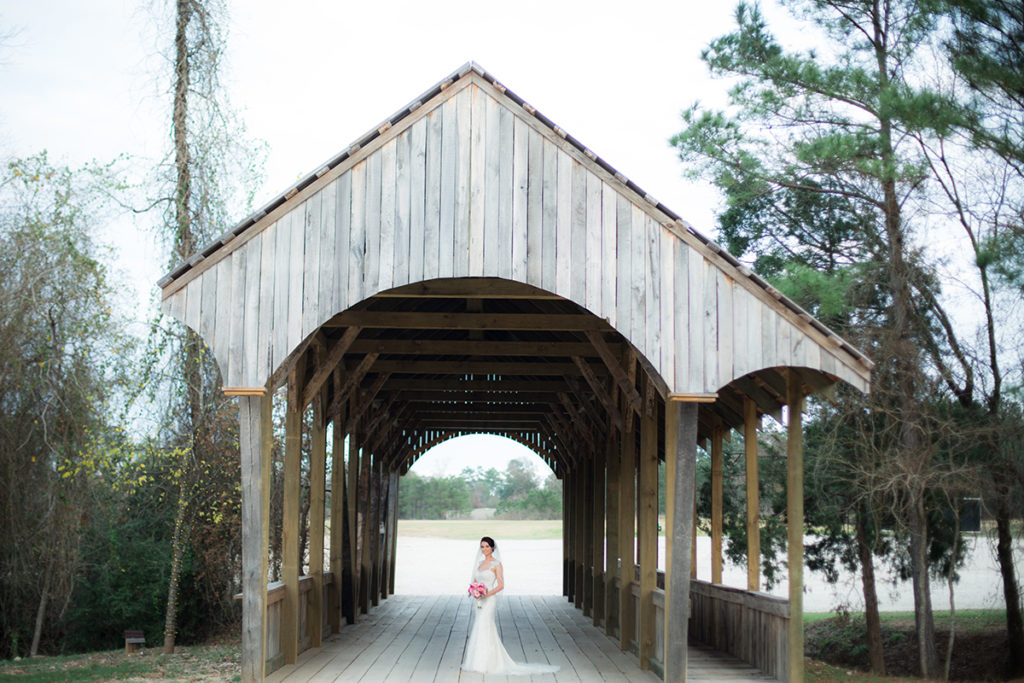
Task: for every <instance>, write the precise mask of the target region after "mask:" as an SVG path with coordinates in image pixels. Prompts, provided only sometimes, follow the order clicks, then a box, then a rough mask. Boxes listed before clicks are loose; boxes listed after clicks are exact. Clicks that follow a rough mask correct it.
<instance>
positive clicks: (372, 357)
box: [328, 353, 378, 415]
mask: <svg viewBox="0 0 1024 683" xmlns="http://www.w3.org/2000/svg"><path fill="white" fill-rule="evenodd" d="M377 356H378V354H376V353H368V354H366V355H365V356H363V359H362V360H361V361H359V364H358V365H357V366H356V367H355V368H354V369H353V370H352V372H350V373H348V376H347V377H345V383H344V384H342V385H341V389H340V390H339V391H338V392H336V393H335V394H334V398H333V399H332V400H331V408H330V410H329V411H328V414H330V415H334V414H335V413H337V412H338V410H340V409H341V406H342V404H343V403H344V402H345V401H347V400H348V396H349V394H351V393H352V392H353V391H354V390H355V389H356V387H358V386H359V383H360V382H361V381H363V377H365V376H366V373H368V372H369V371H370V368H371V367H373V364H374V363H375V362H376V361H377Z"/></svg>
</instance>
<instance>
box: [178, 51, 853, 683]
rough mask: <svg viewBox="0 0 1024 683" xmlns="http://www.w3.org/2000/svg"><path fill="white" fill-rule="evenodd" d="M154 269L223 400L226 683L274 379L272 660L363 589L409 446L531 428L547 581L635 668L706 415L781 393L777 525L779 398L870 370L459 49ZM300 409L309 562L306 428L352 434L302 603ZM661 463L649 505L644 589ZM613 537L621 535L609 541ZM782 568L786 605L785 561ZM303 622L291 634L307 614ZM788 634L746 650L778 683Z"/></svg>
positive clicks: (250, 628)
mask: <svg viewBox="0 0 1024 683" xmlns="http://www.w3.org/2000/svg"><path fill="white" fill-rule="evenodd" d="M160 284H161V287H162V293H163V307H164V310H165V311H166V312H167V313H169V314H170V315H172V316H174V317H176V318H177V319H179V320H181V321H183V322H184V323H185V324H187V325H188V326H189V327H191V328H192V329H193V330H195V331H196V332H197V333H199V334H200V335H201V336H202V338H203V339H204V340H205V341H206V343H207V344H208V346H209V347H210V348H211V349H212V351H213V354H214V356H215V357H216V359H217V362H218V364H219V365H220V368H221V372H222V376H223V378H224V382H225V388H224V391H225V393H227V394H229V395H233V396H238V397H239V415H240V446H241V458H242V488H243V634H242V642H243V678H244V679H245V680H259V679H261V678H262V676H263V674H264V671H265V667H266V663H267V661H268V659H269V660H270V661H271V663H272V664H273V663H274V662H276V661H277V660H276V659H275V657H268V656H267V655H268V648H272V647H273V646H275V644H274V643H270V644H269V645H268V638H267V632H268V627H267V620H268V616H267V615H268V614H269V613H270V600H269V597H268V591H267V586H266V556H267V548H266V539H267V526H268V519H267V514H268V510H269V504H268V495H269V490H268V487H269V457H268V453H269V448H270V446H269V440H270V416H271V405H270V404H271V400H272V398H271V397H272V395H273V390H274V389H275V388H277V387H278V386H280V385H282V384H287V385H288V413H287V415H288V416H287V419H286V423H287V433H288V436H287V439H286V442H287V443H286V458H285V506H284V509H285V513H284V514H285V519H284V528H285V534H286V535H285V549H284V554H285V563H284V568H283V569H284V572H283V573H284V578H285V581H284V584H285V585H284V589H283V595H284V599H283V601H281V602H282V603H283V605H282V606H281V608H280V639H279V642H280V647H281V655H282V658H283V660H284V661H286V662H288V661H293V660H294V658H295V657H296V655H297V652H298V650H299V649H300V645H301V643H303V642H304V640H305V639H304V638H300V631H301V625H300V623H299V622H300V621H301V616H300V615H301V614H302V613H303V610H304V609H305V611H306V613H309V614H314V615H316V614H320V613H324V614H326V615H327V616H328V624H329V625H330V626H331V628H340V626H341V622H342V620H353V619H355V618H356V616H357V614H356V613H357V612H359V611H364V612H365V611H367V610H368V609H370V608H371V606H372V604H375V603H376V601H377V600H378V599H380V598H382V597H386V595H387V594H388V591H389V579H390V577H393V571H390V567H391V563H393V562H394V545H393V542H394V541H393V539H394V534H393V528H394V502H395V500H396V496H397V490H398V477H399V475H400V472H401V471H402V470H403V468H405V467H407V466H408V463H409V461H410V459H412V458H413V457H414V455H413V454H414V453H416V452H418V451H419V450H421V449H422V448H423V447H424V444H427V443H430V442H432V441H436V440H438V439H441V438H444V435H445V434H447V433H451V432H460V433H461V432H465V431H468V430H473V429H479V428H484V429H490V430H498V431H501V432H503V433H506V434H513V435H515V438H517V439H520V440H523V441H527V442H530V443H532V444H535V446H531V448H534V450H536V451H537V452H540V453H543V457H545V459H546V461H547V462H548V464H549V465H550V466H551V467H552V469H553V470H554V472H555V473H556V474H557V475H558V476H559V477H561V478H562V479H563V482H564V491H565V509H566V522H565V530H566V534H565V548H564V550H565V552H564V587H565V593H566V595H567V596H568V597H569V598H570V599H571V600H573V601H574V603H575V604H576V605H577V606H579V607H580V608H581V609H582V610H583V611H584V613H585V614H588V615H593V616H594V618H595V619H596V620H602V621H603V623H605V625H606V629H608V630H609V632H612V633H615V632H617V633H618V637H619V640H620V644H621V645H622V647H623V648H624V649H628V648H631V647H633V643H634V642H635V647H636V650H637V652H638V664H639V665H640V666H641V667H642V668H647V667H648V666H650V665H651V661H652V660H655V661H657V648H658V642H659V639H660V641H661V642H662V643H663V644H664V643H679V642H686V634H687V629H688V627H689V621H688V619H687V617H686V615H687V612H688V608H687V600H688V599H691V600H692V599H693V598H692V595H691V586H690V571H689V570H690V556H689V555H690V553H689V548H690V543H691V535H690V529H691V526H692V500H693V462H694V457H695V449H696V444H697V443H698V441H705V440H706V441H709V442H710V443H711V444H712V450H714V444H715V443H718V442H720V439H721V438H722V436H723V434H724V433H725V432H727V431H728V430H729V429H734V428H736V429H744V430H751V429H755V428H756V424H757V420H758V419H759V416H760V415H762V414H769V415H771V414H776V413H777V412H778V411H779V410H780V408H781V406H782V405H788V406H789V413H790V415H791V416H793V418H794V419H791V420H790V433H791V439H790V445H791V452H790V462H791V464H792V467H793V468H794V471H793V473H792V474H793V477H794V478H793V479H792V480H791V483H790V488H791V492H790V493H791V501H792V503H793V505H794V507H793V508H792V509H791V510H790V514H789V518H790V520H791V522H792V528H791V532H792V533H797V531H794V530H799V527H800V526H801V520H802V508H801V507H800V505H802V503H801V502H800V501H801V499H802V491H801V485H800V472H799V462H800V449H799V441H800V440H799V415H800V412H801V404H802V401H803V398H804V396H805V395H807V394H809V393H811V392H813V391H817V390H821V389H823V388H825V387H827V386H829V385H831V384H833V383H835V382H836V381H846V382H849V383H851V384H853V385H854V386H855V387H857V388H859V389H861V390H866V389H867V387H868V385H869V380H870V367H871V364H870V361H868V360H867V358H866V357H864V356H863V355H862V354H861V353H860V352H858V351H857V350H856V349H853V348H852V347H850V345H849V344H847V343H846V342H845V341H843V340H842V339H840V338H839V337H837V336H836V335H834V334H833V333H832V332H830V331H829V330H828V329H827V328H826V327H825V326H824V325H822V324H821V323H819V322H818V321H816V320H814V319H813V318H812V317H811V316H809V315H808V314H807V313H806V312H804V311H802V310H801V309H800V308H799V307H798V306H796V304H794V303H793V302H791V301H789V300H787V299H786V298H785V297H783V296H782V295H781V294H780V293H779V292H777V291H776V290H774V289H773V288H772V287H771V286H770V285H769V284H768V283H766V282H765V281H764V280H762V279H760V278H759V277H758V276H756V275H755V274H753V273H751V272H750V271H749V270H747V269H746V268H745V267H743V266H742V265H741V264H740V263H738V262H737V261H736V260H735V259H734V258H732V257H731V256H730V255H728V254H727V253H726V252H724V251H723V250H721V248H719V247H718V246H717V245H715V244H714V243H712V242H710V241H709V240H707V239H706V238H705V237H703V236H702V235H700V234H699V233H698V232H697V231H695V230H693V229H692V228H691V227H690V226H688V225H687V224H686V223H685V222H683V221H682V220H681V219H680V218H679V217H678V216H676V215H675V214H674V213H672V212H671V211H670V210H669V209H668V208H666V207H664V206H663V205H661V204H659V203H658V202H657V201H656V200H654V199H653V198H651V197H650V196H649V195H647V194H646V193H644V192H643V190H641V189H640V188H639V187H637V186H636V185H635V184H634V183H632V182H631V181H629V180H628V179H627V178H626V177H625V176H623V175H622V174H621V173H619V172H617V171H616V170H615V169H613V168H612V167H611V166H610V165H608V164H607V163H606V162H605V161H603V160H602V159H600V158H599V157H597V156H596V155H595V154H594V153H593V152H592V151H590V150H589V149H587V148H586V147H584V146H583V145H582V144H580V143H579V142H578V141H577V140H575V139H574V138H572V137H571V136H570V135H568V134H567V133H566V132H565V131H564V130H562V129H561V128H559V127H558V126H556V125H554V124H553V123H552V122H551V121H550V120H549V119H547V118H546V117H544V116H543V115H542V114H540V113H539V112H537V110H536V109H535V108H534V107H532V106H531V105H529V104H528V103H526V102H524V101H523V100H522V99H521V98H519V97H517V96H516V95H515V94H513V93H512V92H511V91H509V90H508V89H507V88H506V87H505V86H504V85H502V84H501V83H500V82H498V81H497V80H496V79H495V78H494V77H493V76H491V75H490V74H488V73H487V72H485V71H484V70H482V69H481V68H480V67H478V66H476V65H473V64H468V65H466V66H465V67H463V68H462V69H460V70H458V71H457V72H455V73H454V74H452V75H451V76H449V77H448V78H446V79H444V80H443V81H442V82H440V83H439V84H437V85H436V86H434V87H433V88H431V89H430V90H428V91H427V92H425V93H424V94H423V95H421V96H420V97H419V98H417V99H416V100H415V101H413V102H412V103H410V104H409V105H408V106H407V107H405V108H403V109H402V110H401V111H399V112H398V113H396V114H395V115H394V116H392V117H390V118H389V119H387V120H386V121H384V122H383V123H382V124H381V125H380V126H378V127H377V128H375V129H374V130H372V131H370V132H369V133H367V134H366V135H364V136H363V137H362V138H360V139H359V140H358V141H357V142H355V143H353V145H351V146H350V147H349V148H347V149H346V150H344V151H342V152H341V153H340V154H339V155H337V156H335V157H334V158H332V159H331V160H329V161H328V162H327V163H326V164H324V166H323V167H321V168H319V169H318V170H317V171H316V172H314V173H312V174H310V175H309V176H307V177H306V178H304V179H302V180H301V181H300V182H299V183H297V184H296V185H295V186H294V187H293V188H291V189H289V190H288V191H287V192H285V193H284V194H282V195H281V196H279V197H278V198H276V199H275V200H274V201H272V202H271V203H270V204H268V205H267V206H266V207H264V208H263V209H261V210H260V211H259V212H257V213H256V214H255V215H253V216H251V217H249V218H247V219H246V220H245V221H243V222H241V223H240V224H239V225H237V226H236V227H235V228H233V229H232V230H229V231H228V232H226V233H225V234H224V235H223V236H222V237H221V238H220V239H219V240H217V241H216V242H215V243H214V244H211V245H208V246H207V247H206V248H204V249H203V250H202V251H201V252H198V253H197V254H196V255H195V256H194V257H193V258H192V259H190V260H189V261H188V262H186V263H184V264H181V266H179V267H178V268H176V269H175V270H174V271H173V272H171V273H170V274H169V275H168V276H166V277H165V278H164V279H163V280H161V283H160ZM310 404H312V405H313V408H314V413H315V415H316V418H315V420H314V427H313V433H312V434H311V442H312V444H313V454H314V457H313V462H314V463H315V468H314V471H313V472H312V473H311V478H312V479H313V486H312V489H313V491H314V493H313V494H311V500H312V507H313V509H314V512H313V513H312V526H313V530H312V532H311V534H310V538H311V542H310V555H311V556H313V557H316V556H317V553H319V554H320V555H322V554H323V546H322V545H317V544H321V543H322V540H323V539H322V529H323V517H324V514H325V510H324V498H323V492H324V490H325V486H324V485H321V482H323V479H324V477H325V474H324V472H325V470H326V468H325V459H324V458H325V456H324V455H323V454H324V453H325V452H326V441H327V438H328V427H329V426H330V427H331V433H332V435H333V438H334V440H335V444H336V447H335V448H334V449H333V452H334V453H338V452H340V451H341V450H343V449H340V448H338V447H337V444H338V443H339V442H344V441H345V440H346V439H347V442H348V444H349V448H348V457H347V458H345V462H344V463H338V462H337V460H336V461H335V463H334V465H335V466H334V467H333V468H332V472H333V476H334V477H335V480H334V481H332V482H331V490H332V491H333V492H335V495H333V496H332V498H331V509H330V514H331V517H332V519H335V520H340V519H345V520H346V521H345V522H344V523H342V524H332V527H331V529H332V534H335V533H337V534H339V535H338V536H337V537H336V538H335V537H332V539H331V541H332V542H331V543H330V546H331V548H332V549H333V550H332V553H331V557H330V568H331V572H330V575H331V577H330V578H331V579H332V580H333V583H331V584H329V586H334V587H333V588H331V587H328V590H327V593H326V596H325V595H324V594H323V587H324V580H325V576H326V575H325V574H324V572H323V567H322V566H320V567H317V566H316V565H317V564H318V563H313V566H311V571H310V574H311V577H310V579H309V581H308V582H307V583H310V585H311V586H312V588H311V589H310V597H309V600H308V603H307V602H304V601H303V600H302V599H300V579H299V576H298V568H297V555H298V552H297V548H298V541H297V530H296V529H297V528H293V527H295V525H296V524H297V522H296V520H297V502H296V501H297V496H298V494H297V493H296V491H297V486H298V470H297V467H298V465H297V462H298V447H299V443H300V428H301V419H300V417H301V414H302V411H303V410H304V409H305V408H306V406H309V405H310ZM751 441H752V442H754V441H756V440H755V439H751ZM659 459H661V460H664V461H665V462H666V465H667V468H668V470H669V477H668V481H669V488H670V492H669V493H670V496H669V500H670V501H672V502H671V503H670V507H671V512H670V515H669V520H670V521H669V526H670V534H669V536H670V542H669V544H668V546H669V551H668V552H669V555H670V561H669V562H668V563H667V567H668V572H667V575H666V577H665V591H664V593H663V594H662V598H658V599H656V596H658V595H659V594H658V590H659V589H658V577H657V570H656V533H657V510H656V496H657V463H658V461H659ZM339 465H340V466H339ZM754 488H755V489H756V487H754ZM339 491H340V492H342V495H340V496H339V495H336V494H337V492H339ZM314 496H316V497H315V498H314ZM290 500H291V501H292V502H291V504H289V501H290ZM317 508H319V510H317ZM634 519H635V520H636V525H637V526H634V521H633V520H634ZM357 523H358V524H361V525H362V526H361V530H360V529H357V528H356V526H357ZM317 527H318V528H319V530H320V531H319V535H320V540H317V538H316V537H317V534H318V532H317ZM605 528H607V529H608V533H604V531H602V530H603V529H605ZM378 529H383V530H384V531H383V533H377V530H378ZM389 533H390V535H389ZM346 534H347V535H346ZM634 536H636V537H637V539H638V540H637V545H636V547H635V549H634V548H632V547H630V546H631V545H632V544H628V543H620V542H619V541H618V539H625V538H633V537H634ZM360 538H362V539H363V542H362V546H361V547H360V545H359V539H360ZM289 544H291V545H289ZM791 545H793V546H796V547H797V548H799V547H800V545H801V544H800V543H799V542H798V543H795V544H791ZM292 547H294V548H295V552H294V553H293V552H292V550H291V548H292ZM673 548H674V550H673ZM389 553H390V554H389ZM293 556H294V558H295V559H290V558H292V557H293ZM605 557H607V558H609V560H608V562H607V563H606V560H605ZM613 558H614V561H613ZM794 559H795V560H797V561H796V562H794V561H793V560H794ZM798 560H799V557H797V558H791V563H790V566H791V567H798V566H799V565H800V562H799V561H798ZM618 562H621V566H622V567H623V570H622V571H621V572H618V574H619V576H617V577H613V576H612V572H611V571H609V568H610V567H613V566H615V565H616V564H617V563H618ZM754 564H756V563H754ZM630 567H635V568H636V569H635V571H633V572H631V571H630ZM790 579H791V581H790V583H791V586H795V587H796V589H797V590H795V591H794V592H792V593H791V599H790V604H789V609H790V610H795V614H799V612H800V595H799V590H798V588H799V585H800V581H799V571H798V570H797V569H794V570H793V571H792V572H791V576H790ZM659 600H660V601H661V602H662V603H663V608H662V610H663V623H664V624H665V628H664V630H663V631H662V630H660V629H655V623H656V611H657V610H656V608H657V604H656V603H657V602H658V601H659ZM613 603H615V606H616V609H615V610H613V609H611V608H612V606H613ZM274 604H277V603H276V602H275V603H274ZM714 609H718V608H714ZM306 621H307V623H308V626H309V632H308V634H307V635H308V636H309V638H308V640H309V643H310V644H312V646H314V647H315V646H317V645H318V644H319V639H320V637H321V626H320V623H321V622H320V620H318V619H315V618H313V619H307V620H306ZM788 624H789V626H788V628H789V630H788V634H789V636H788V641H787V645H786V646H787V647H788V648H789V649H788V654H787V655H786V656H784V657H782V661H781V663H780V662H778V661H775V660H778V659H779V657H775V658H774V659H773V662H774V663H773V664H771V666H776V667H778V666H781V667H783V670H784V673H785V672H788V673H786V675H796V676H797V677H799V667H800V666H801V662H802V656H798V655H795V654H794V652H795V651H796V649H797V648H799V647H802V633H801V632H800V630H799V619H789V620H788ZM271 640H273V639H271ZM662 647H663V657H662V660H661V662H662V664H660V665H659V666H664V669H665V672H666V678H671V679H673V680H674V679H678V678H680V677H681V676H685V671H686V659H685V658H686V649H685V648H680V647H664V645H663V646H662ZM787 667H788V668H787ZM794 667H796V668H795V669H794ZM772 673H773V675H778V671H776V670H773V671H772Z"/></svg>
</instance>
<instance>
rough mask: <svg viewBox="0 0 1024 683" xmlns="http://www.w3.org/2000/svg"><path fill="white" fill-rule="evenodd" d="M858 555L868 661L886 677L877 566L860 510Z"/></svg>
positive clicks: (858, 515)
mask: <svg viewBox="0 0 1024 683" xmlns="http://www.w3.org/2000/svg"><path fill="white" fill-rule="evenodd" d="M856 520H857V522H856V523H857V554H858V555H859V557H860V567H861V575H860V579H861V586H862V587H863V590H864V620H865V621H866V622H867V639H868V659H869V660H870V662H871V672H872V673H874V674H876V675H878V676H884V675H885V651H884V649H883V647H882V620H881V619H880V618H879V615H878V593H877V592H876V590H875V564H874V553H872V549H871V543H869V542H868V534H867V528H866V526H865V523H866V520H865V515H864V513H863V512H862V511H860V510H858V511H857V514H856Z"/></svg>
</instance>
